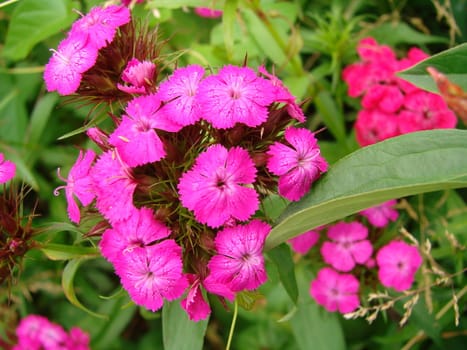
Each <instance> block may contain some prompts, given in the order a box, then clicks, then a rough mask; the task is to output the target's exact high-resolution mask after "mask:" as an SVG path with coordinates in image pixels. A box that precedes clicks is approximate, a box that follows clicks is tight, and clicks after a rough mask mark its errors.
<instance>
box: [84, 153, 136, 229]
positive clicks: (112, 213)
mask: <svg viewBox="0 0 467 350" xmlns="http://www.w3.org/2000/svg"><path fill="white" fill-rule="evenodd" d="M91 177H92V180H93V183H94V190H95V193H96V207H97V209H98V210H99V212H100V213H101V214H102V215H103V216H104V217H105V218H106V219H108V220H109V221H110V222H111V223H115V222H118V221H121V220H125V219H127V218H128V217H129V216H130V215H131V213H133V209H134V208H135V207H134V205H133V192H134V191H135V188H136V185H137V183H136V181H135V179H134V178H133V173H132V171H131V169H130V167H129V166H128V165H127V164H126V163H125V162H123V161H122V159H121V158H120V156H119V154H118V151H117V150H110V151H107V152H105V153H103V154H102V155H101V156H100V157H99V159H98V160H97V161H96V164H95V165H94V167H93V168H92V169H91Z"/></svg>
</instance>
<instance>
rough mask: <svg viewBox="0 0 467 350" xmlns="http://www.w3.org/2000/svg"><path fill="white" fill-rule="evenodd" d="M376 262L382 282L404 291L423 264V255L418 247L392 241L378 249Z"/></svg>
mask: <svg viewBox="0 0 467 350" xmlns="http://www.w3.org/2000/svg"><path fill="white" fill-rule="evenodd" d="M376 263H377V265H378V268H379V270H378V278H379V280H380V282H381V284H382V285H383V286H385V287H388V288H389V287H392V288H394V289H395V290H396V291H398V292H402V291H404V290H407V289H409V288H410V287H411V285H412V283H413V281H414V278H415V273H416V272H417V270H418V268H419V267H420V266H421V264H422V256H421V255H420V253H419V252H418V249H417V247H414V246H411V245H409V244H407V243H405V242H402V241H392V242H390V243H388V244H387V245H385V246H384V247H382V248H381V249H380V250H379V251H378V253H377V254H376Z"/></svg>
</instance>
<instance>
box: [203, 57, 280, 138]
mask: <svg viewBox="0 0 467 350" xmlns="http://www.w3.org/2000/svg"><path fill="white" fill-rule="evenodd" d="M197 98H198V101H199V104H200V106H201V107H200V108H201V110H202V111H203V117H204V119H205V120H207V121H208V122H210V123H211V124H212V125H213V126H214V127H215V128H218V129H227V128H231V127H233V126H234V125H235V124H236V123H242V124H246V125H248V126H251V127H255V126H258V125H260V124H261V123H263V122H265V121H266V120H267V118H268V107H269V105H270V104H271V103H273V102H274V98H275V88H274V87H273V86H272V85H271V83H270V82H269V81H268V80H266V79H263V78H261V77H259V76H258V75H257V74H256V73H255V72H254V71H253V70H252V69H251V68H248V67H236V66H230V65H229V66H225V67H224V68H222V69H221V70H220V71H219V73H218V74H216V75H211V76H209V77H207V78H205V79H204V80H203V81H202V82H201V83H200V85H199V88H198V96H197Z"/></svg>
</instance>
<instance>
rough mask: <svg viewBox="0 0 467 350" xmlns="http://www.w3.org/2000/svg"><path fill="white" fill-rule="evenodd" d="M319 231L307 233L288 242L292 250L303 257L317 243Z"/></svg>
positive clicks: (317, 229)
mask: <svg viewBox="0 0 467 350" xmlns="http://www.w3.org/2000/svg"><path fill="white" fill-rule="evenodd" d="M319 237H320V230H319V228H316V229H315V230H311V231H307V232H305V233H302V234H301V235H298V236H297V237H294V238H292V239H290V240H289V244H290V246H291V247H292V249H293V250H294V251H295V252H296V253H299V254H302V255H305V254H306V253H308V251H309V250H310V249H311V248H312V247H313V246H314V245H315V244H316V243H317V242H318V240H319Z"/></svg>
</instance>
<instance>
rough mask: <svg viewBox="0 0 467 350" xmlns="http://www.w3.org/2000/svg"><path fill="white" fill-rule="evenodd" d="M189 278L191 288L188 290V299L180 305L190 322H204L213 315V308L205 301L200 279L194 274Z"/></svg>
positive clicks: (188, 276) (189, 275)
mask: <svg viewBox="0 0 467 350" xmlns="http://www.w3.org/2000/svg"><path fill="white" fill-rule="evenodd" d="M187 278H188V281H189V282H190V284H191V286H190V288H189V289H188V294H187V296H186V298H185V299H183V300H182V301H181V302H180V304H181V306H182V308H183V310H185V311H186V313H187V314H188V318H189V319H190V320H192V321H195V322H197V321H200V320H204V319H206V318H207V317H208V316H209V315H210V314H211V308H210V307H209V304H208V303H207V302H206V300H204V297H203V293H202V291H201V281H200V278H199V277H198V276H196V275H193V274H188V275H187Z"/></svg>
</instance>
